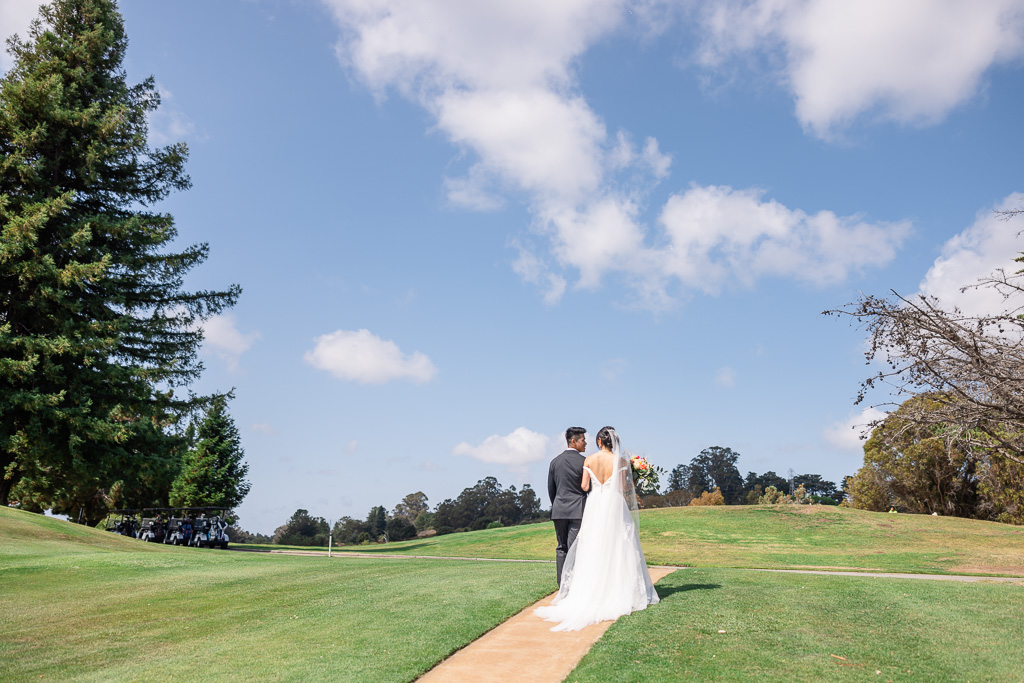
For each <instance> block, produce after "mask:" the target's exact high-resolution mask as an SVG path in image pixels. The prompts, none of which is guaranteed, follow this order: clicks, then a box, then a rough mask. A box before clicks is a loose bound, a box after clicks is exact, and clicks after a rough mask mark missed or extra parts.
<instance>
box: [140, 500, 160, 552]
mask: <svg viewBox="0 0 1024 683" xmlns="http://www.w3.org/2000/svg"><path fill="white" fill-rule="evenodd" d="M161 512H162V511H161V510H160V509H158V508H145V509H144V510H143V511H142V524H140V525H139V540H140V541H146V542H147V543H161V542H163V540H164V528H165V523H164V519H163V515H162V514H161ZM147 513H149V516H148V517H147V516H146V515H147Z"/></svg>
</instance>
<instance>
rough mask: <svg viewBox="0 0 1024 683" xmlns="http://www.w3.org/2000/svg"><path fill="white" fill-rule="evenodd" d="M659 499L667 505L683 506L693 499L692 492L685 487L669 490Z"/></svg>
mask: <svg viewBox="0 0 1024 683" xmlns="http://www.w3.org/2000/svg"><path fill="white" fill-rule="evenodd" d="M661 499H662V500H663V501H664V503H665V505H666V506H668V507H684V506H686V505H689V504H690V501H691V500H693V494H692V493H690V492H689V491H687V490H686V489H678V490H676V491H669V492H668V493H666V494H665V495H664V496H662V497H661Z"/></svg>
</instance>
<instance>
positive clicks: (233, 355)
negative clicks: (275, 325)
mask: <svg viewBox="0 0 1024 683" xmlns="http://www.w3.org/2000/svg"><path fill="white" fill-rule="evenodd" d="M202 328H203V337H204V344H203V345H204V347H205V348H208V349H209V350H211V351H213V353H214V354H215V355H216V356H217V357H218V358H220V359H221V360H223V361H224V362H225V363H226V364H227V366H228V369H229V370H231V371H234V370H237V369H238V362H239V360H240V359H241V357H242V354H243V353H245V352H246V351H248V350H249V349H250V348H252V345H253V344H254V343H255V342H256V340H257V339H259V338H260V333H259V332H246V333H242V332H241V331H240V330H239V329H238V321H237V320H236V319H235V316H234V315H233V314H231V313H224V314H222V315H215V316H213V317H212V318H210V319H208V320H206V321H205V322H204V323H202Z"/></svg>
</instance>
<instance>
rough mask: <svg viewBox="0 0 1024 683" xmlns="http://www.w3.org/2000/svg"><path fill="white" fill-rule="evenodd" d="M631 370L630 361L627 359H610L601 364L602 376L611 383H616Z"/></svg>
mask: <svg viewBox="0 0 1024 683" xmlns="http://www.w3.org/2000/svg"><path fill="white" fill-rule="evenodd" d="M628 368H629V361H627V360H626V359H625V358H609V359H608V360H606V361H605V362H604V363H602V364H601V374H602V375H604V378H605V379H606V380H608V381H609V382H615V381H616V380H618V379H619V377H621V376H622V375H623V373H625V372H626V370H627V369H628Z"/></svg>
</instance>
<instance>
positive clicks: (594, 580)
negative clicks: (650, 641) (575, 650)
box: [534, 459, 659, 631]
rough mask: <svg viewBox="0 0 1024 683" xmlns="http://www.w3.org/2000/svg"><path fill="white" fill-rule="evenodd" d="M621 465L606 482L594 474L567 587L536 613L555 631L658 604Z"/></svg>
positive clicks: (629, 486) (569, 563)
mask: <svg viewBox="0 0 1024 683" xmlns="http://www.w3.org/2000/svg"><path fill="white" fill-rule="evenodd" d="M617 462H618V467H617V468H616V469H615V473H614V474H612V476H610V477H609V478H608V480H607V481H605V482H604V483H603V484H601V483H598V479H597V477H596V476H595V475H594V472H593V471H592V470H591V469H590V468H589V467H586V466H584V469H586V470H587V472H589V473H590V493H589V494H588V496H587V505H586V507H585V508H584V510H583V522H582V525H581V526H580V531H579V535H577V536H576V542H575V543H573V545H572V547H571V548H570V549H569V553H568V555H567V557H566V562H565V567H564V568H563V570H562V587H561V589H560V590H559V593H558V596H557V597H556V598H555V599H554V601H553V602H552V603H551V605H549V606H545V607H538V608H537V609H536V610H534V613H535V614H536V615H537V616H539V617H541V618H542V619H544V620H545V621H553V622H557V624H558V625H557V626H554V627H553V628H552V629H551V630H552V631H577V630H579V629H581V628H584V627H586V626H588V625H590V624H596V623H598V622H600V621H606V620H609V619H618V618H619V617H621V616H623V615H624V614H629V613H630V612H635V611H636V610H641V609H644V608H646V607H647V606H648V605H653V604H656V603H657V602H658V601H659V598H658V593H657V592H656V591H655V590H654V583H653V582H652V581H651V575H650V572H648V571H647V562H646V561H645V560H644V551H643V549H641V547H640V537H639V534H638V529H637V525H636V518H635V517H634V516H633V514H632V512H631V510H630V507H629V505H628V504H627V502H626V500H627V497H628V494H633V481H632V477H630V475H629V465H628V464H627V463H626V461H625V460H622V459H617Z"/></svg>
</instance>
